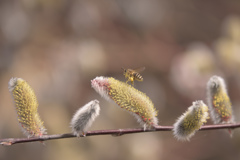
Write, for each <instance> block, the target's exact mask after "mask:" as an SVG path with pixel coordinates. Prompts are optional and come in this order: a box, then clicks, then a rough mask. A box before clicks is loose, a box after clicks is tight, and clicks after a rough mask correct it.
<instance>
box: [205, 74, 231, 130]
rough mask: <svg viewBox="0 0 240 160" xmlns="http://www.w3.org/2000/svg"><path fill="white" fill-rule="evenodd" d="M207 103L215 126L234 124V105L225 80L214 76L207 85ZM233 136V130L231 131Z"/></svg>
mask: <svg viewBox="0 0 240 160" xmlns="http://www.w3.org/2000/svg"><path fill="white" fill-rule="evenodd" d="M207 101H208V106H209V109H210V115H211V119H212V121H213V123H214V124H221V123H234V120H233V115H232V112H233V111H232V104H231V101H230V99H229V96H228V93H227V89H226V84H225V81H224V79H223V78H221V77H219V76H212V77H211V78H210V80H209V81H208V83H207ZM229 132H230V134H231V130H229Z"/></svg>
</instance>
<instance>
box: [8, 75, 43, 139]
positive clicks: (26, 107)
mask: <svg viewBox="0 0 240 160" xmlns="http://www.w3.org/2000/svg"><path fill="white" fill-rule="evenodd" d="M9 91H10V92H11V94H12V96H13V99H14V102H15V106H16V111H17V115H18V122H19V123H20V125H21V127H22V129H23V132H24V133H25V134H26V135H27V136H28V137H32V136H42V135H43V134H45V130H46V129H45V127H44V126H43V122H42V121H41V119H40V116H39V114H38V102H37V98H36V95H35V93H34V91H33V89H32V88H31V87H30V86H29V84H28V83H27V82H26V81H25V80H23V79H21V78H11V79H10V81H9Z"/></svg>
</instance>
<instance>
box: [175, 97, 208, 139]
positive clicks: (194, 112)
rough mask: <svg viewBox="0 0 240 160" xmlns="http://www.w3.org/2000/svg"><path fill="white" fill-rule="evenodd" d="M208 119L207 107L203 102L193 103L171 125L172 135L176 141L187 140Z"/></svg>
mask: <svg viewBox="0 0 240 160" xmlns="http://www.w3.org/2000/svg"><path fill="white" fill-rule="evenodd" d="M208 118H209V115H208V107H207V106H206V105H205V104H204V103H203V101H196V102H193V105H192V106H190V107H189V108H188V110H187V111H186V112H185V113H184V114H183V115H181V116H180V117H179V118H178V120H177V121H176V123H175V124H174V125H173V127H174V128H173V134H174V136H175V137H176V138H177V139H178V140H182V141H184V140H189V139H190V138H191V137H192V136H193V135H194V134H195V132H196V131H197V130H199V129H200V127H201V126H202V125H203V124H204V123H206V122H207V119H208Z"/></svg>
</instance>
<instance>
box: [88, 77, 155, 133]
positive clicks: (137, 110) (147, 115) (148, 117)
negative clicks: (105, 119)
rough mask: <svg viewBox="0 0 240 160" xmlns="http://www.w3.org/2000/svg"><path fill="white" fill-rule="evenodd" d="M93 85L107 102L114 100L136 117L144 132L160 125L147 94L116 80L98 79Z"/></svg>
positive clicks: (93, 81) (94, 80)
mask: <svg viewBox="0 0 240 160" xmlns="http://www.w3.org/2000/svg"><path fill="white" fill-rule="evenodd" d="M91 84H92V87H93V88H94V89H95V90H96V92H97V93H99V94H100V95H101V96H102V97H104V98H105V99H106V100H113V101H114V102H115V103H116V104H117V105H118V106H120V107H121V108H123V109H125V110H127V111H128V112H130V113H131V114H132V115H134V116H135V117H136V118H137V120H138V122H139V123H140V124H141V125H142V126H143V128H144V130H145V129H146V128H154V127H155V126H157V125H158V119H157V117H156V116H157V111H156V109H155V108H154V105H153V103H152V101H151V100H150V98H149V97H148V96H146V94H144V93H142V92H140V91H138V90H137V89H135V88H134V87H132V86H131V85H128V84H126V83H124V82H121V81H119V80H116V79H114V78H108V77H96V78H95V79H93V80H92V81H91Z"/></svg>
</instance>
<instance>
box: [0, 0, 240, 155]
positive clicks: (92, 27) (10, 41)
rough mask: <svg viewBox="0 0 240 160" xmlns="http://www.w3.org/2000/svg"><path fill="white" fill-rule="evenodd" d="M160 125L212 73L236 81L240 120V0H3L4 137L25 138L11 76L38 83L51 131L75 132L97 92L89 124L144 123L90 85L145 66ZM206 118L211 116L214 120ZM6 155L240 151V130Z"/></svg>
mask: <svg viewBox="0 0 240 160" xmlns="http://www.w3.org/2000/svg"><path fill="white" fill-rule="evenodd" d="M142 66H145V67H146V70H145V71H144V72H142V73H141V75H142V76H143V78H144V81H143V82H135V87H136V88H137V89H139V90H140V91H142V92H144V93H146V94H147V95H148V96H149V97H150V98H151V99H152V101H153V103H154V105H155V107H156V108H157V110H158V111H159V115H158V119H159V124H160V125H172V124H173V123H175V120H176V119H177V118H178V117H179V116H180V115H181V114H182V113H183V112H184V111H185V110H186V109H187V108H188V107H189V106H190V105H191V104H192V102H193V101H195V100H204V102H206V83H207V81H208V79H209V78H210V77H211V76H212V75H215V74H216V75H219V76H222V77H223V78H224V79H225V80H226V82H227V85H228V91H229V95H230V97H231V101H232V104H233V110H234V115H235V120H236V121H237V122H239V121H240V108H239V105H240V97H239V95H240V74H239V72H240V2H239V1H234V0H233V1H225V0H212V1H190V0H183V1H178V0H172V1H168V0H148V1H145V0H101V1H98V0H88V1H84V0H72V1H68V0H1V1H0V138H10V137H15V138H17V137H25V136H24V135H23V134H22V133H21V130H20V127H19V124H18V122H17V116H16V113H15V108H14V104H13V100H12V99H11V96H10V93H9V91H8V81H9V79H10V78H11V77H21V78H23V79H25V80H26V81H28V83H29V84H30V85H31V86H32V88H34V90H35V92H36V95H37V98H38V101H39V113H40V116H41V118H42V120H43V121H44V124H45V127H46V128H47V132H48V134H60V133H69V132H71V129H70V127H69V123H70V120H71V117H72V115H73V114H74V112H75V111H76V110H77V109H78V108H79V107H81V106H83V105H84V104H86V103H88V102H89V101H91V100H93V99H98V100H99V101H100V106H101V111H100V116H99V117H98V118H97V120H96V121H95V123H94V124H93V126H92V127H91V128H90V130H101V129H119V128H138V127H140V126H139V124H138V123H137V122H136V120H135V118H134V117H132V116H131V115H129V114H128V113H127V112H126V111H123V110H121V109H120V108H118V107H116V105H114V104H113V103H109V102H107V101H105V100H104V99H103V98H101V97H100V95H98V94H97V93H96V92H95V91H94V89H93V88H91V84H90V80H92V79H94V78H95V77H96V76H108V77H114V78H116V79H119V80H121V81H125V79H124V76H123V74H122V70H121V67H124V68H132V69H134V68H138V67H142ZM207 124H212V122H211V120H209V121H208V123H207ZM0 159H1V160H7V159H18V160H26V159H35V160H40V159H41V160H45V159H58V160H65V159H92V160H111V159H115V160H122V159H126V160H128V159H129V160H130V159H131V160H133V159H138V160H142V159H151V160H156V159H164V160H168V159H169V160H172V159H177V160H192V159H195V160H214V159H218V160H225V159H231V160H239V159H240V129H236V130H234V135H233V137H232V138H230V137H229V135H228V133H227V131H225V130H212V131H204V132H198V133H197V134H196V135H195V136H194V137H193V138H192V139H191V141H190V142H179V141H177V140H176V139H175V138H174V137H173V135H172V132H155V133H140V134H132V135H124V136H120V137H112V136H93V137H86V138H80V139H77V138H71V139H62V140H52V141H47V142H46V145H45V146H44V145H42V144H41V143H38V142H37V143H36V142H35V143H25V144H17V145H13V146H11V147H5V146H0Z"/></svg>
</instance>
